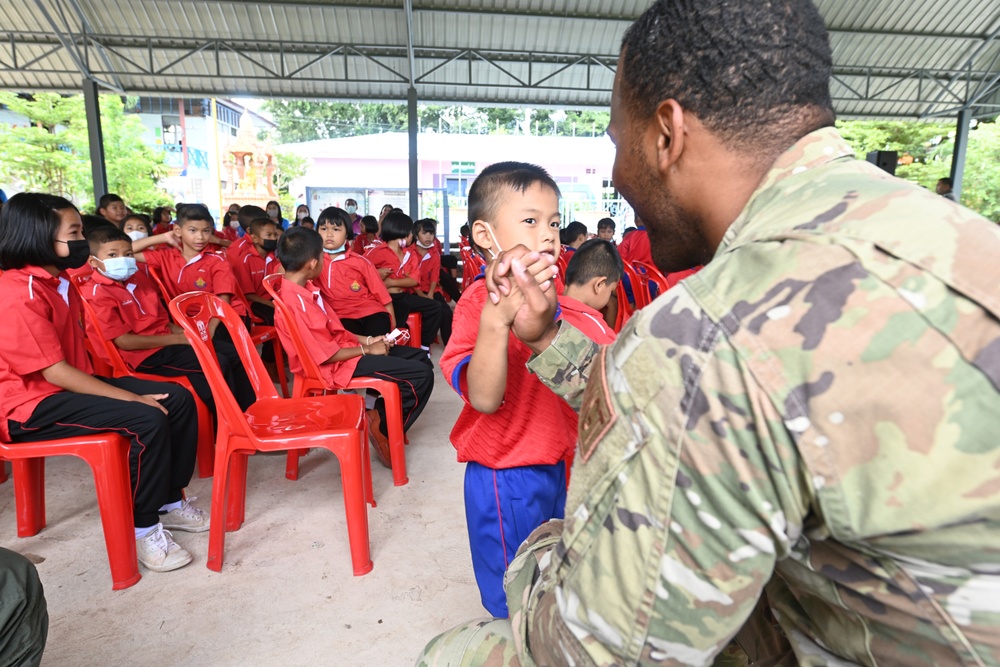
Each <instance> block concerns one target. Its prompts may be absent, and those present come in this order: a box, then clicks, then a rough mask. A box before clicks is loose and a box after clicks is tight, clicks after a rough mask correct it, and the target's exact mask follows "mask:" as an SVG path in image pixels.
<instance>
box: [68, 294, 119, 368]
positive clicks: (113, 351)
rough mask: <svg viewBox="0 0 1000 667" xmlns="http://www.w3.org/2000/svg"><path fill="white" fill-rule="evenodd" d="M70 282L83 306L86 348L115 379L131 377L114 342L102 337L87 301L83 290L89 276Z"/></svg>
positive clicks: (95, 314)
mask: <svg viewBox="0 0 1000 667" xmlns="http://www.w3.org/2000/svg"><path fill="white" fill-rule="evenodd" d="M71 282H72V283H73V286H74V287H76V291H77V294H78V295H79V296H80V304H81V305H82V306H83V312H84V314H85V317H86V318H87V324H88V326H87V327H86V332H87V343H88V346H89V347H90V348H91V349H92V350H93V352H94V353H96V354H98V355H99V356H100V357H101V360H102V361H104V362H105V363H108V364H109V365H110V366H111V372H112V374H113V375H114V376H115V377H126V376H129V375H132V369H130V368H129V366H128V364H126V363H125V360H124V359H123V358H122V355H121V351H119V349H118V346H117V345H115V343H114V341H111V340H108V339H107V338H106V337H105V336H104V332H103V331H101V321H100V319H98V317H97V312H96V311H95V310H94V306H93V305H92V304H91V303H90V302H89V301H87V297H86V295H85V289H84V288H85V286H86V284H87V283H89V282H90V276H73V278H72V279H71ZM101 351H103V352H104V354H103V355H102V354H100V352H101Z"/></svg>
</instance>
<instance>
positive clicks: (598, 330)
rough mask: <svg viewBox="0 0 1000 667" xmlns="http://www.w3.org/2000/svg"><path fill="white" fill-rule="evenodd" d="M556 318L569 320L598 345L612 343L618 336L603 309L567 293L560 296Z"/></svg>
mask: <svg viewBox="0 0 1000 667" xmlns="http://www.w3.org/2000/svg"><path fill="white" fill-rule="evenodd" d="M556 319H557V320H565V321H566V322H569V323H570V324H572V325H573V326H574V327H576V328H577V329H579V330H580V332H581V333H583V335H584V336H586V337H587V338H589V339H590V340H592V341H594V342H595V343H597V344H598V345H610V344H611V343H613V342H615V338H617V336H616V335H615V331H614V329H612V328H611V327H609V326H608V323H607V322H605V321H604V316H603V315H601V311H599V310H594V309H593V308H591V307H590V306H588V305H587V304H585V303H583V302H582V301H578V300H577V299H574V298H573V297H570V296H566V295H565V294H564V295H562V296H560V297H559V311H558V312H557V313H556Z"/></svg>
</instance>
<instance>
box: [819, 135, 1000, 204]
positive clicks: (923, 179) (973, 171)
mask: <svg viewBox="0 0 1000 667" xmlns="http://www.w3.org/2000/svg"><path fill="white" fill-rule="evenodd" d="M837 128H838V129H839V130H840V133H841V134H842V135H843V137H844V139H846V140H847V142H848V143H849V144H851V146H852V147H853V148H854V150H855V153H856V154H857V156H858V157H859V158H862V159H864V157H865V155H866V154H867V153H868V152H869V151H876V150H888V151H897V152H898V153H899V157H900V163H899V165H898V166H897V167H896V175H897V176H899V177H900V178H904V179H906V180H908V181H912V182H914V183H917V184H919V185H922V186H923V187H925V188H928V189H929V190H933V189H934V186H935V185H936V184H937V181H938V179H940V178H943V177H945V176H948V175H949V173H950V172H951V158H952V153H953V152H954V148H955V127H954V125H950V124H948V125H943V124H939V123H924V122H919V121H878V120H872V121H841V122H838V123H837ZM962 204H964V205H965V206H968V207H969V208H971V209H972V210H974V211H977V212H978V213H980V214H981V215H983V216H985V217H987V218H989V219H991V220H993V221H996V222H1000V127H998V125H997V123H996V121H995V120H994V121H993V122H986V123H978V124H977V125H976V127H975V128H973V129H972V130H971V131H970V132H969V145H968V148H967V151H966V159H965V171H964V177H963V182H962Z"/></svg>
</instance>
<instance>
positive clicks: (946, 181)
mask: <svg viewBox="0 0 1000 667" xmlns="http://www.w3.org/2000/svg"><path fill="white" fill-rule="evenodd" d="M938 183H944V184H945V185H947V186H948V187H949V188H952V187H955V184H954V183H952V181H951V179H950V178H948V177H947V176H945V177H944V178H939V179H938Z"/></svg>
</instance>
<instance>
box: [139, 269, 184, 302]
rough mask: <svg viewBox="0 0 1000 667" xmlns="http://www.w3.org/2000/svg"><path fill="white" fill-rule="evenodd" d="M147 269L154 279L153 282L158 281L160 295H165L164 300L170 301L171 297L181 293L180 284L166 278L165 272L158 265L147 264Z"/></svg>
mask: <svg viewBox="0 0 1000 667" xmlns="http://www.w3.org/2000/svg"><path fill="white" fill-rule="evenodd" d="M146 271H147V272H148V273H149V277H150V278H152V279H153V282H154V283H156V287H157V289H159V290H160V296H162V297H163V301H164V302H166V303H170V300H171V299H173V298H174V297H175V296H177V295H179V294H180V293H181V292H180V286H179V285H177V284H175V283H171V282H169V281H167V280H164V278H163V274H162V273H161V272H160V269H158V268H157V267H155V266H150V265H148V264H147V265H146Z"/></svg>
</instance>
